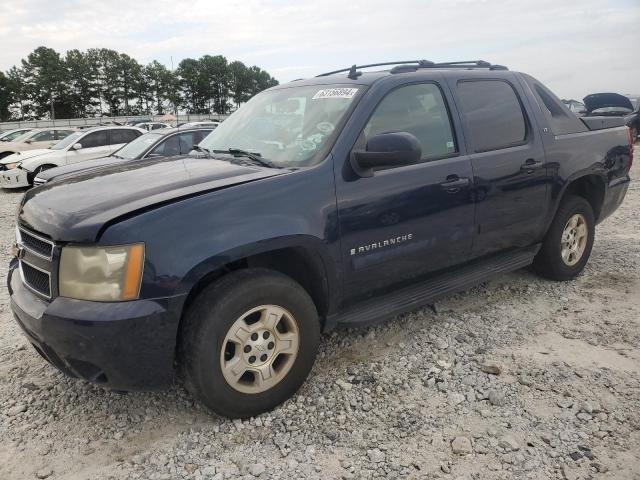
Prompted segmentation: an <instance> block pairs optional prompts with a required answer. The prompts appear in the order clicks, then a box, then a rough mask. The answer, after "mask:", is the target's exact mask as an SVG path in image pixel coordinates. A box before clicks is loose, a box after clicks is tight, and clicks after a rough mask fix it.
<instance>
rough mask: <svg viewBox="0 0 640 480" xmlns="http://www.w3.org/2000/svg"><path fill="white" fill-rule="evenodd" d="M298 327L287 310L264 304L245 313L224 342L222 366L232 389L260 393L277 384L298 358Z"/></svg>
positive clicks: (221, 353) (232, 326)
mask: <svg viewBox="0 0 640 480" xmlns="http://www.w3.org/2000/svg"><path fill="white" fill-rule="evenodd" d="M299 344H300V333H299V330H298V324H297V322H296V320H295V318H294V317H293V315H291V313H289V312H288V311H287V310H285V309H284V308H282V307H278V306H276V305H261V306H259V307H255V308H252V309H251V310H249V311H247V312H245V313H244V314H243V315H242V316H240V318H238V319H237V320H236V321H235V322H234V323H233V324H232V325H231V328H230V329H229V331H228V332H227V335H226V336H225V338H224V341H223V343H222V351H221V352H220V366H221V369H222V374H223V376H224V378H225V380H226V381H227V383H228V384H229V386H230V387H232V388H234V389H235V390H237V391H239V392H242V393H249V394H255V393H261V392H264V391H266V390H269V389H270V388H273V387H274V386H275V385H277V384H278V383H279V382H280V381H281V380H282V379H283V378H285V377H286V375H287V373H288V372H289V370H290V369H291V367H292V365H293V364H294V362H295V359H296V357H297V356H298V347H299Z"/></svg>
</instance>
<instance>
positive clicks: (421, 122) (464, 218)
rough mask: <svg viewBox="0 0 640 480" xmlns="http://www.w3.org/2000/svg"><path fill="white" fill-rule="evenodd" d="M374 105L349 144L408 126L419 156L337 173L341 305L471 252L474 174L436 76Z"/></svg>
mask: <svg viewBox="0 0 640 480" xmlns="http://www.w3.org/2000/svg"><path fill="white" fill-rule="evenodd" d="M374 98H375V97H374ZM372 103H373V102H372ZM376 103H377V105H376V106H375V109H374V110H373V112H372V114H371V115H370V117H369V119H368V121H367V122H366V124H365V125H364V127H363V128H362V130H361V133H360V136H359V138H358V139H357V140H356V143H355V145H354V146H353V148H354V149H363V148H365V146H366V143H367V140H368V139H369V138H371V137H372V136H374V135H376V134H379V133H388V132H408V133H411V134H412V135H414V136H415V137H416V139H417V140H418V141H419V142H420V145H421V148H422V159H421V162H420V163H418V164H415V165H408V166H399V167H396V168H389V169H387V170H382V171H377V172H375V173H374V175H373V176H371V177H353V176H351V175H350V174H349V173H348V172H349V171H351V170H347V171H345V170H344V169H343V168H340V169H339V170H337V171H336V190H337V200H338V219H339V225H340V234H341V244H342V251H343V258H344V260H345V261H344V265H345V272H344V278H345V284H344V287H345V288H344V297H345V301H346V302H347V303H350V302H353V301H356V300H360V299H363V298H367V297H371V296H375V295H377V294H380V293H384V291H385V290H387V289H389V288H395V287H396V286H398V285H400V284H401V283H402V282H404V281H409V280H413V279H415V278H417V277H419V276H421V275H423V274H426V273H429V272H433V271H436V270H440V269H442V268H445V267H448V266H451V265H455V264H459V263H462V262H464V261H466V260H467V258H468V257H469V254H470V252H471V241H472V237H473V231H474V228H473V221H474V203H473V198H472V195H471V183H472V176H473V173H472V170H471V163H470V161H469V159H468V158H467V157H466V156H465V155H464V152H463V150H462V149H461V148H459V147H460V145H459V143H458V142H457V139H456V135H455V129H454V124H455V122H454V118H453V117H452V116H451V112H450V109H449V108H448V100H447V98H446V96H445V92H444V91H443V89H442V88H441V87H440V85H439V84H438V83H435V82H424V83H415V84H409V85H402V86H400V87H397V88H394V89H393V90H391V91H388V92H387V93H386V94H385V95H384V97H383V98H382V99H380V100H378V101H376ZM346 162H347V163H348V160H346Z"/></svg>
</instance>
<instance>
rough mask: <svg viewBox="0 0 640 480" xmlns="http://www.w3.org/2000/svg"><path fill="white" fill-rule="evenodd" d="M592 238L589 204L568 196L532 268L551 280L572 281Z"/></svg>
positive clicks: (592, 225)
mask: <svg viewBox="0 0 640 480" xmlns="http://www.w3.org/2000/svg"><path fill="white" fill-rule="evenodd" d="M594 238H595V218H594V215H593V209H592V208H591V205H590V204H589V202H587V200H585V199H584V198H582V197H578V196H573V195H572V196H569V197H567V198H565V199H564V200H563V201H562V203H561V204H560V207H559V208H558V211H557V212H556V216H555V218H554V219H553V222H552V223H551V226H550V227H549V231H548V232H547V234H546V236H545V238H544V241H543V243H542V248H541V249H540V251H539V252H538V254H537V255H536V257H535V259H534V261H533V267H534V269H535V270H536V272H537V273H539V274H540V275H542V276H543V277H546V278H549V279H551V280H571V279H573V278H575V277H577V276H578V275H579V274H580V273H581V272H582V270H584V267H585V265H586V264H587V261H588V260H589V256H590V255H591V248H592V247H593V240H594Z"/></svg>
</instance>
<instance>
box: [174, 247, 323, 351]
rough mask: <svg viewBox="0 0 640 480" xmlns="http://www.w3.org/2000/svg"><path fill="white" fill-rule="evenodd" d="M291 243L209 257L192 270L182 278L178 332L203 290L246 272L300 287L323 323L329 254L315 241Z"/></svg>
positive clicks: (242, 249)
mask: <svg viewBox="0 0 640 480" xmlns="http://www.w3.org/2000/svg"><path fill="white" fill-rule="evenodd" d="M293 240H294V239H279V241H278V242H275V243H274V244H272V245H271V246H266V245H265V246H264V247H263V248H257V247H256V246H255V245H254V246H247V247H243V248H240V249H235V250H234V251H233V252H228V253H226V254H224V255H216V256H214V257H211V258H209V259H207V260H205V261H203V262H201V263H200V264H199V265H197V266H196V267H194V268H193V269H191V271H189V273H187V275H185V277H184V285H185V290H186V291H187V295H186V298H185V300H184V303H183V305H182V312H181V315H180V323H179V325H178V332H180V331H181V329H182V325H183V320H184V316H185V312H186V311H187V310H188V309H189V307H190V306H191V305H192V304H193V302H194V301H195V299H196V298H197V296H198V295H199V294H200V292H202V290H203V289H204V288H205V287H207V286H208V285H210V284H211V283H212V282H215V281H217V280H219V279H220V278H222V277H223V276H225V275H227V274H228V273H230V272H233V271H236V270H240V269H247V268H266V269H269V270H273V271H277V272H279V273H282V274H284V275H287V276H288V277H289V278H291V279H292V280H294V281H296V282H297V283H299V284H300V285H301V286H302V288H304V290H305V291H306V292H307V293H308V294H309V296H310V297H311V299H312V300H313V303H314V304H315V306H316V309H317V310H318V315H319V317H320V320H321V322H324V318H325V317H326V315H327V314H328V312H329V311H330V310H331V305H330V300H329V299H330V298H331V294H330V292H331V291H332V290H333V287H332V278H335V272H333V271H332V268H331V265H332V263H331V262H330V260H329V258H328V252H326V251H325V249H326V247H321V246H320V245H318V244H316V241H314V240H309V239H306V240H307V241H306V242H300V238H296V239H295V240H296V241H293ZM178 334H179V335H180V333H178ZM178 340H179V339H178ZM178 343H179V342H178Z"/></svg>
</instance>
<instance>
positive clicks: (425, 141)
mask: <svg viewBox="0 0 640 480" xmlns="http://www.w3.org/2000/svg"><path fill="white" fill-rule="evenodd" d="M391 132H408V133H411V134H412V135H414V136H415V137H416V138H417V139H418V141H419V142H420V146H421V147H422V160H424V161H426V160H433V159H436V158H442V157H446V156H449V155H451V154H454V153H456V152H457V148H456V143H455V137H454V135H453V128H452V125H451V118H450V116H449V110H448V109H447V105H446V103H445V99H444V97H443V95H442V92H441V91H440V88H439V87H438V86H437V85H435V84H433V83H424V84H418V85H409V86H406V87H401V88H398V89H397V90H394V91H392V92H391V93H389V94H388V95H387V96H386V97H385V98H384V99H383V100H382V101H381V102H380V104H379V105H378V106H377V107H376V110H375V112H374V113H373V115H372V116H371V118H370V119H369V122H368V123H367V126H366V127H365V128H364V131H363V132H362V135H361V137H360V140H359V141H358V144H359V145H361V146H365V145H366V142H367V139H369V138H371V137H372V136H374V135H378V134H380V133H391Z"/></svg>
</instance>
